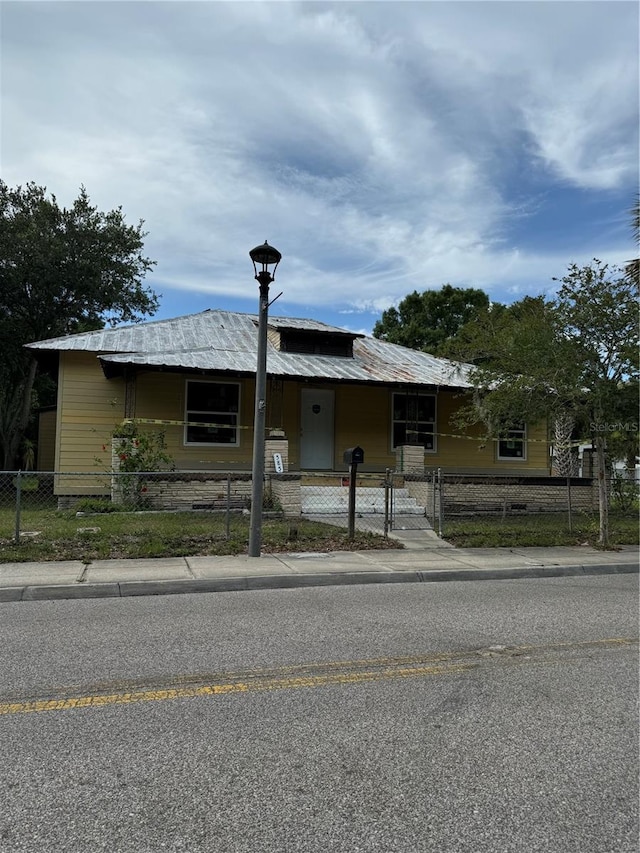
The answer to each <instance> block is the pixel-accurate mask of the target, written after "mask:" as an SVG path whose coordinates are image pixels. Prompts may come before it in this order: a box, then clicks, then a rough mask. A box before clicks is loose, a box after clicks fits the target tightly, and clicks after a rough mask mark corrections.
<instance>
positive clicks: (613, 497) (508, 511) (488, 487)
mask: <svg viewBox="0 0 640 853" xmlns="http://www.w3.org/2000/svg"><path fill="white" fill-rule="evenodd" d="M408 479H410V480H411V479H413V480H414V481H415V482H416V483H421V484H423V485H422V489H423V490H424V498H423V499H424V503H425V507H426V513H427V518H428V519H429V521H430V522H431V524H432V526H433V528H434V530H436V532H437V533H438V535H439V536H441V537H442V536H444V535H445V531H446V526H447V523H448V522H451V521H453V520H456V519H469V518H478V517H485V518H487V519H491V518H493V519H506V518H508V517H516V516H536V515H541V514H547V513H555V514H560V515H564V516H565V517H566V520H567V526H568V530H569V532H571V530H572V526H573V522H574V520H575V518H576V516H577V515H579V514H585V513H588V514H594V513H597V512H598V485H597V480H596V479H592V478H583V477H506V476H479V475H475V474H448V473H446V472H443V471H442V470H441V469H437V470H434V471H431V472H428V473H427V474H426V475H425V476H424V477H420V476H416V477H414V478H411V477H408ZM415 488H420V487H419V486H417V485H416V486H415V487H414V489H415ZM606 492H607V499H608V503H609V507H610V508H612V509H614V510H619V511H621V512H628V511H631V510H633V508H634V506H636V505H637V502H638V497H639V492H638V483H637V482H636V481H634V480H631V479H628V478H625V477H623V476H622V475H614V476H612V477H608V478H607V479H606Z"/></svg>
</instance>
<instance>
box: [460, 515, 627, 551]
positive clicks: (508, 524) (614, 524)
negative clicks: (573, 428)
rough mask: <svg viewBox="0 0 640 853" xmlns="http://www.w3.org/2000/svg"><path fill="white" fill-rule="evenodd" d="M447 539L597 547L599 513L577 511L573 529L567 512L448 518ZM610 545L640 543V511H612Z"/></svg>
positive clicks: (482, 544)
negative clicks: (639, 523) (639, 526)
mask: <svg viewBox="0 0 640 853" xmlns="http://www.w3.org/2000/svg"><path fill="white" fill-rule="evenodd" d="M445 524H446V526H445V528H444V537H443V538H444V539H445V540H446V541H447V542H451V543H452V544H453V545H457V546H458V547H460V548H517V547H519V548H525V547H531V546H538V547H542V546H552V545H582V544H584V543H587V544H589V545H593V546H594V547H597V541H598V515H597V514H594V515H586V514H584V513H576V514H575V515H574V518H573V522H572V530H571V532H569V525H568V522H567V516H566V515H565V514H564V513H548V514H545V513H542V514H540V515H522V516H510V517H507V518H504V519H503V518H501V517H482V518H478V517H475V518H464V519H451V520H449V519H447V520H446V522H445ZM609 537H610V545H611V546H612V547H615V546H616V545H637V544H638V542H639V528H638V514H637V513H636V512H628V513H619V512H613V511H612V512H611V513H610V516H609Z"/></svg>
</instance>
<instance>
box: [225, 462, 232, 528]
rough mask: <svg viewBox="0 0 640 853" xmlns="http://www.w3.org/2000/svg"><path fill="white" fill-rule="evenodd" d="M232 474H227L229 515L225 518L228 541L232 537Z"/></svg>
mask: <svg viewBox="0 0 640 853" xmlns="http://www.w3.org/2000/svg"><path fill="white" fill-rule="evenodd" d="M230 525H231V474H227V513H226V516H225V524H224V534H225V537H226V538H227V539H229V538H230V537H231V533H230Z"/></svg>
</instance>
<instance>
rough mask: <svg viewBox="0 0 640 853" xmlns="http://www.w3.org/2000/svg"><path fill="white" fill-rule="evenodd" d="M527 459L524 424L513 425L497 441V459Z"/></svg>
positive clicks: (525, 428)
mask: <svg viewBox="0 0 640 853" xmlns="http://www.w3.org/2000/svg"><path fill="white" fill-rule="evenodd" d="M526 458H527V427H526V424H522V423H521V424H515V426H513V427H512V428H511V429H509V430H507V431H506V433H505V434H504V435H503V436H502V438H500V439H499V440H498V459H505V460H507V459H521V460H524V459H526Z"/></svg>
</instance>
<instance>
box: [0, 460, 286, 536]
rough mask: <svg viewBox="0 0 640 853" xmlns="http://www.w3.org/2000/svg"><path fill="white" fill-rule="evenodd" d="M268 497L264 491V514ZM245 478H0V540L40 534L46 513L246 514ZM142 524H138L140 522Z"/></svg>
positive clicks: (17, 474) (24, 474) (21, 474)
mask: <svg viewBox="0 0 640 853" xmlns="http://www.w3.org/2000/svg"><path fill="white" fill-rule="evenodd" d="M270 502H273V496H272V494H271V491H270V490H269V489H266V490H265V511H269V509H270V508H271V505H270ZM250 507H251V475H250V474H244V473H237V472H234V473H225V472H220V473H218V472H215V473H211V474H209V473H207V474H203V473H202V472H193V473H190V472H186V473H185V472H180V473H177V472H147V473H145V472H135V473H131V472H126V473H111V472H104V473H103V472H95V473H94V472H91V473H87V472H65V473H57V472H55V473H51V472H39V471H3V472H0V540H2V539H4V540H8V539H13V540H14V541H15V542H19V541H20V537H21V536H29V535H35V532H34V531H36V530H38V529H39V530H42V529H43V528H45V529H46V524H47V519H48V518H50V517H51V513H52V512H69V511H75V513H76V515H77V516H78V517H82V516H85V515H86V516H93V515H98V514H103V513H112V512H136V513H140V518H141V519H144V514H145V513H158V512H201V513H202V512H214V513H217V514H223V515H224V516H226V519H227V530H228V527H229V522H230V518H231V516H232V515H234V514H238V513H243V514H249V512H250ZM142 523H143V522H142Z"/></svg>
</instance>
